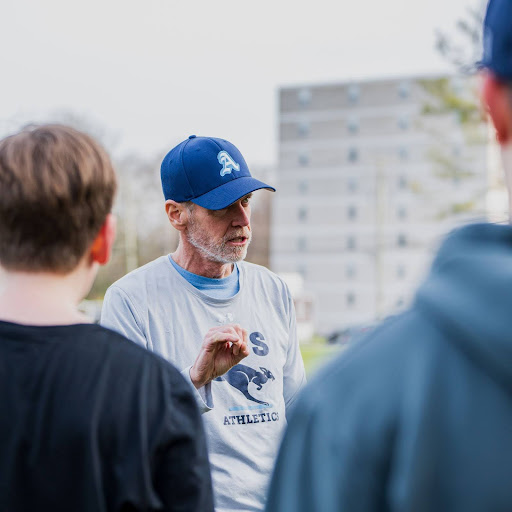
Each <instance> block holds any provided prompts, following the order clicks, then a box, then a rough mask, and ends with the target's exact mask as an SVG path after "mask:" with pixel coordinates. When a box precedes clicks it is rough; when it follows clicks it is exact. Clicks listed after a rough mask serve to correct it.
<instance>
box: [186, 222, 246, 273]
mask: <svg viewBox="0 0 512 512" xmlns="http://www.w3.org/2000/svg"><path fill="white" fill-rule="evenodd" d="M191 227H192V229H190V230H189V231H188V232H187V240H188V242H189V243H190V244H191V245H193V246H194V247H195V248H196V249H197V250H198V251H199V252H200V253H201V254H202V255H203V256H204V257H205V258H206V259H207V260H209V261H214V262H216V263H223V264H226V263H236V262H237V261H242V260H243V259H245V257H246V256H247V248H248V246H249V244H250V242H251V238H250V235H249V240H248V242H247V244H246V245H245V246H244V247H243V248H241V249H239V250H237V248H233V249H228V248H227V247H226V242H227V240H222V243H221V244H220V245H217V244H215V243H214V242H213V241H212V240H211V239H210V238H208V237H207V236H206V237H204V236H201V235H202V233H199V236H197V230H195V226H194V225H193V224H192V226H191ZM235 236H236V234H235Z"/></svg>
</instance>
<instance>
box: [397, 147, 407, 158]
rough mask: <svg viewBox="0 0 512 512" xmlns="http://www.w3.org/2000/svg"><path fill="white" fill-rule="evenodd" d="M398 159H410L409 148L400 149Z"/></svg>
mask: <svg viewBox="0 0 512 512" xmlns="http://www.w3.org/2000/svg"><path fill="white" fill-rule="evenodd" d="M398 157H399V158H400V160H407V159H408V158H409V151H408V149H407V148H404V147H401V148H398Z"/></svg>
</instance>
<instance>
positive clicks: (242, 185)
mask: <svg viewBox="0 0 512 512" xmlns="http://www.w3.org/2000/svg"><path fill="white" fill-rule="evenodd" d="M262 188H266V189H268V190H270V191H272V192H275V191H276V189H275V188H274V187H271V186H270V185H267V184H266V183H263V182H262V181H259V180H257V179H255V178H252V177H251V176H243V177H241V178H237V179H236V180H231V181H228V182H227V183H224V184H223V185H221V186H220V187H217V188H214V189H213V190H210V191H209V192H207V193H206V194H203V195H202V196H199V197H196V198H195V199H191V201H192V202H193V203H195V204H197V205H199V206H202V207H203V208H207V209H208V210H222V209H223V208H227V207H228V206H229V205H230V204H233V203H234V202H235V201H238V200H239V199H240V198H242V197H244V196H246V195H247V194H250V193H251V192H254V191H255V190H260V189H262Z"/></svg>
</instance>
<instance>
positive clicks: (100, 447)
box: [0, 321, 213, 512]
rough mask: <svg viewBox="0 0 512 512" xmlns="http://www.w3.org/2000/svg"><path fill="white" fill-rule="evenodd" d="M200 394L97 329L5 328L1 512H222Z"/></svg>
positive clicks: (0, 370)
mask: <svg viewBox="0 0 512 512" xmlns="http://www.w3.org/2000/svg"><path fill="white" fill-rule="evenodd" d="M207 457H208V456H207V450H206V445H205V439H204V432H203V429H202V423H201V418H200V416H199V413H198V411H197V408H196V404H195V401H194V397H193V395H192V390H191V389H190V387H189V384H187V383H186V382H185V380H184V379H183V377H182V376H181V375H180V374H179V372H178V371H177V370H176V369H175V368H174V367H173V366H172V365H171V364H170V363H168V362H167V361H165V360H163V359H162V358H160V357H158V356H157V355H155V354H152V353H150V352H148V351H146V350H144V349H142V348H141V347H139V346H138V345H136V344H134V343H132V342H130V341H128V340H127V339H125V338H124V337H123V336H121V335H119V334H117V333H115V332H113V331H110V330H108V329H105V328H103V327H100V326H98V325H93V324H90V325H89V324H80V325H68V326H48V327H47V326H43V327H40V326H25V325H18V324H14V323H9V322H1V321H0V511H2V512H4V511H9V512H11V511H16V512H18V511H24V510H27V511H29V510H30V511H34V510H40V511H50V510H51V511H61V510H62V511H73V512H79V511H97V512H100V511H111V510H112V511H113V510H116V511H118V510H130V511H132V510H148V511H149V510H166V511H167V510H173V511H178V510H179V511H198V512H199V511H200V512H206V511H211V510H213V498H212V491H211V480H210V471H209V469H210V468H209V463H208V458H207Z"/></svg>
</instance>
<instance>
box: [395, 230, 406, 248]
mask: <svg viewBox="0 0 512 512" xmlns="http://www.w3.org/2000/svg"><path fill="white" fill-rule="evenodd" d="M396 244H397V245H398V247H405V246H406V245H407V237H406V236H405V235H404V234H403V233H401V234H399V235H398V237H397V239H396Z"/></svg>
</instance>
